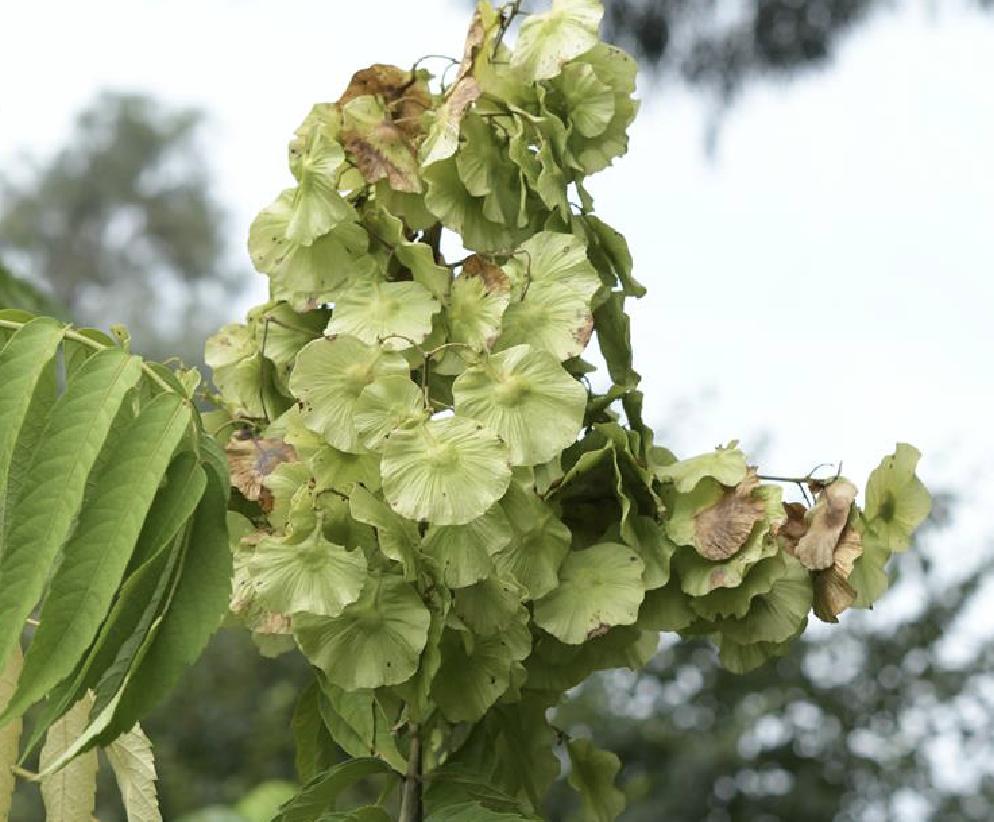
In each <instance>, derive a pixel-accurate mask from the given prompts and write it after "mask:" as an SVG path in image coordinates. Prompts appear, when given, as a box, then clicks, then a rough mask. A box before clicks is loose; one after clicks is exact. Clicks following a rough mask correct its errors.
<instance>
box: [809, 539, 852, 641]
mask: <svg viewBox="0 0 994 822" xmlns="http://www.w3.org/2000/svg"><path fill="white" fill-rule="evenodd" d="M862 553H863V541H862V538H861V537H860V535H859V531H857V530H856V529H855V528H850V527H848V526H846V527H845V528H844V529H843V531H842V535H841V536H840V538H839V544H838V546H837V547H836V549H835V555H834V560H833V562H832V566H831V567H830V568H826V569H825V570H823V571H818V572H817V573H816V574H815V575H814V602H813V610H814V612H815V616H816V617H818V619H820V620H822V622H838V621H839V614H841V613H842V612H843V611H845V610H846V609H847V608H849V606H851V605H852V604H853V603H854V602H855V601H856V593H857V592H856V590H855V589H854V588H853V587H852V585H850V584H849V575H850V574H851V573H852V569H853V564H854V563H855V562H856V560H857V559H859V557H860V555H861V554H862Z"/></svg>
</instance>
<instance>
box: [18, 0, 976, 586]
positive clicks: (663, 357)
mask: <svg viewBox="0 0 994 822" xmlns="http://www.w3.org/2000/svg"><path fill="white" fill-rule="evenodd" d="M898 5H901V4H898ZM938 9H941V13H939V12H938V11H937V10H938ZM3 13H4V23H5V26H4V28H5V32H6V33H8V36H7V37H5V42H4V48H3V49H2V50H0V167H4V168H8V169H9V168H11V167H12V164H14V163H16V162H17V157H18V156H19V154H18V153H19V152H21V151H24V150H28V151H31V152H34V153H36V154H39V155H43V154H44V153H45V152H48V151H51V150H52V149H54V148H55V147H56V146H58V145H59V144H60V143H61V142H62V141H64V140H65V139H66V138H67V137H68V134H69V126H70V123H71V119H72V117H73V115H74V114H75V112H76V111H77V110H78V109H79V108H80V107H82V106H83V105H85V104H86V103H87V102H88V101H89V100H90V99H91V98H92V97H93V95H94V94H96V93H97V92H98V91H99V90H101V89H106V88H112V89H118V90H138V91H147V92H150V93H152V94H155V95H157V96H159V97H161V98H162V99H164V100H166V101H168V102H170V103H174V104H194V105H198V106H201V107H203V108H204V109H206V110H207V111H208V113H209V114H210V116H211V123H212V125H211V129H210V132H209V143H208V150H209V153H210V159H211V162H212V164H213V168H214V169H215V173H216V179H217V184H218V188H217V192H218V195H219V196H220V198H221V199H222V200H223V201H224V202H225V203H226V204H227V205H228V206H229V208H230V209H231V211H232V214H233V218H234V220H233V231H234V232H235V234H236V235H237V237H238V244H239V247H241V242H242V240H241V238H243V237H244V236H245V235H246V233H247V227H248V224H249V222H250V221H251V219H252V217H253V216H254V214H255V212H256V211H257V210H258V209H259V208H261V207H262V206H264V205H266V204H267V203H268V202H269V201H270V200H271V199H272V198H273V197H274V196H275V194H276V193H278V191H279V190H280V189H281V188H283V187H284V186H286V185H287V184H289V182H290V178H289V174H288V172H287V170H286V161H285V156H286V154H285V146H286V141H287V138H288V136H289V135H290V133H291V132H292V130H293V129H294V128H295V127H296V125H297V124H298V122H299V121H300V120H301V119H302V117H303V116H304V114H305V113H306V112H307V110H308V109H309V107H310V105H311V103H313V102H317V101H321V100H329V99H335V98H336V97H337V96H338V94H339V93H340V91H341V89H342V88H343V87H344V85H345V83H346V82H347V80H348V77H349V76H350V74H351V72H352V71H353V70H354V69H355V68H356V67H360V66H362V65H366V64H369V63H371V62H374V61H382V62H394V63H397V64H399V65H409V64H411V63H412V62H413V61H414V60H415V59H416V58H417V57H419V56H421V55H422V54H426V53H432V52H442V53H449V54H456V53H458V52H459V50H460V44H461V41H462V37H463V33H464V29H465V22H466V17H467V7H466V6H465V5H464V4H462V3H460V2H458V0H418V2H394V1H391V0H364V2H362V3H348V4H345V3H339V2H331V0H323V1H319V0H282V1H281V2H279V3H277V2H275V0H270V2H265V0H170V2H168V3H167V2H164V1H163V2H151V0H88V2H86V3H76V2H37V3H4V12H3ZM53 21H57V22H53ZM11 34H13V35H14V36H9V35H11ZM991 78H994V16H991V15H988V16H986V17H985V16H981V15H979V14H978V13H975V12H972V11H969V10H968V4H967V3H966V2H965V0H962V2H961V1H960V0H949V2H945V3H935V2H927V1H925V0H923V1H922V2H916V0H908V2H906V3H905V4H904V5H903V10H901V11H898V12H894V13H891V12H886V13H881V14H880V15H879V16H878V17H877V18H876V19H875V20H874V22H872V23H871V24H869V25H867V26H865V27H863V28H862V29H861V30H860V31H858V32H857V33H856V34H855V35H854V36H853V37H852V38H850V39H848V40H847V41H846V42H845V43H844V45H843V46H842V48H841V49H840V50H839V53H838V55H837V59H836V60H835V62H834V64H833V65H832V66H831V68H829V69H827V70H825V71H819V72H809V73H806V74H804V75H802V76H801V77H799V78H798V79H796V80H794V81H792V82H790V83H758V84H754V85H753V86H752V87H750V89H749V90H748V91H747V92H746V93H745V94H744V96H742V97H741V98H740V99H739V101H738V102H737V103H736V104H735V106H734V107H733V108H732V110H731V111H730V112H729V113H728V114H727V115H726V116H725V117H724V119H723V122H722V125H721V131H720V138H719V142H718V147H717V152H716V154H715V155H714V156H713V157H712V158H709V157H707V156H706V155H705V152H704V149H703V147H704V131H705V124H706V118H707V114H708V111H709V108H708V106H707V105H706V104H705V103H704V102H702V100H701V99H700V97H699V96H696V95H693V94H691V93H689V92H686V91H685V90H682V89H679V88H670V87H667V88H664V89H661V90H659V91H658V92H657V91H652V90H646V91H645V94H647V95H648V98H649V99H647V101H646V104H645V107H644V110H643V114H642V116H641V117H640V119H639V121H638V123H637V125H636V127H635V130H634V133H633V139H632V145H631V151H630V153H629V155H628V157H627V158H625V159H624V160H623V161H621V162H620V163H618V164H617V165H616V166H615V167H614V168H612V169H610V170H608V171H606V172H604V173H602V174H601V175H600V176H599V177H597V178H595V179H594V180H593V182H592V185H591V188H592V190H593V191H594V193H595V194H596V195H597V208H598V212H599V214H600V215H601V216H602V217H603V218H604V219H606V220H607V221H608V222H611V223H613V224H614V225H616V226H617V227H618V228H619V229H620V230H621V231H623V232H624V233H625V234H626V235H627V236H628V237H629V239H630V241H631V245H632V250H633V252H634V255H635V259H636V273H637V275H638V276H639V278H640V279H641V280H642V281H643V282H644V283H645V284H646V285H647V286H648V287H649V296H647V297H646V298H645V299H644V300H643V301H642V302H641V304H640V305H638V306H637V307H635V308H633V315H634V336H635V346H636V352H637V359H638V363H637V364H638V367H639V369H640V370H641V372H642V373H643V375H644V377H645V380H644V388H645V392H646V405H647V410H648V416H649V418H650V419H651V420H653V421H654V422H656V423H658V424H661V425H662V424H666V425H667V426H669V427H668V430H667V432H666V434H665V435H664V437H663V439H664V441H665V442H666V443H667V444H670V445H672V446H673V447H674V448H675V449H676V450H677V451H678V452H679V453H681V454H682V455H689V454H691V453H693V452H696V451H700V450H704V449H708V448H710V447H712V446H714V445H716V444H718V443H719V442H725V441H727V440H729V439H731V438H733V437H738V438H740V439H741V440H742V441H743V443H744V445H745V446H746V447H747V448H752V449H754V450H759V447H760V446H761V445H762V443H763V442H764V438H766V437H769V441H768V445H766V446H765V447H764V448H763V449H762V455H763V458H764V467H765V468H766V469H767V470H768V471H769V472H771V473H804V472H806V471H807V470H808V469H809V468H810V467H812V466H813V465H815V464H816V463H820V462H833V461H836V460H838V459H840V458H841V459H844V460H845V470H846V473H847V474H849V475H850V476H851V477H852V478H854V479H855V480H857V482H860V481H862V480H863V479H864V478H865V476H866V474H867V472H868V471H869V470H870V469H871V468H872V467H873V466H874V465H875V464H876V462H877V461H878V460H879V458H880V457H881V456H882V455H883V454H885V453H887V452H888V451H890V450H891V449H892V448H893V445H894V442H895V440H897V439H901V440H906V441H909V442H912V443H914V444H916V445H918V446H919V447H920V448H921V449H922V450H923V452H924V453H925V458H924V460H923V464H922V473H923V475H924V477H925V479H926V481H927V482H929V483H930V484H932V485H935V486H940V485H941V486H944V487H950V486H952V487H954V488H955V489H956V490H958V491H959V492H960V494H961V495H962V496H963V498H964V499H965V503H964V504H965V508H966V510H965V511H964V513H963V514H962V516H961V517H960V518H959V520H958V521H959V525H958V530H957V533H958V534H959V535H960V536H959V537H958V538H957V540H956V543H957V544H956V545H955V551H956V567H961V566H962V563H964V562H965V558H966V557H968V556H970V555H973V554H975V553H976V551H977V550H978V546H980V545H981V544H982V542H983V539H984V536H985V535H987V534H990V533H991V532H992V530H994V529H991V528H990V527H989V526H988V519H989V517H987V511H989V510H991V509H992V508H994V493H992V492H991V487H992V485H994V479H992V476H991V469H990V467H989V459H988V457H989V456H990V454H991V447H990V443H989V435H988V430H989V427H990V418H991V416H992V412H994V368H992V365H991V360H992V358H994V325H992V322H991V314H992V307H994V150H992V147H994V83H992V82H991ZM246 263H247V260H246ZM264 289H265V280H264V279H263V278H262V277H261V276H260V277H258V279H257V282H256V290H255V292H254V294H253V296H254V297H258V298H260V299H261V297H262V295H263V294H264ZM244 307H245V306H238V307H237V308H238V311H239V312H241V311H242V310H243V309H244ZM112 319H113V318H108V321H111V320H112Z"/></svg>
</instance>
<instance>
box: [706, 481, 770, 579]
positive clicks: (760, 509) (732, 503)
mask: <svg viewBox="0 0 994 822" xmlns="http://www.w3.org/2000/svg"><path fill="white" fill-rule="evenodd" d="M758 485H759V480H758V479H757V477H756V472H755V471H754V470H752V469H750V471H749V473H748V474H747V475H746V478H745V479H744V480H742V482H740V483H739V484H738V485H737V486H735V488H731V489H729V490H728V491H726V492H725V495H724V496H723V497H722V498H721V499H720V500H718V502H717V503H715V504H714V505H712V506H711V507H710V508H705V509H704V510H703V511H701V512H700V513H699V514H697V516H696V517H694V547H695V548H696V549H697V553H699V554H700V555H701V556H702V557H705V558H706V559H711V560H723V559H728V558H729V557H731V556H734V555H735V554H736V553H737V552H738V550H739V549H740V548H741V547H742V545H743V543H745V541H746V539H748V537H749V534H750V533H751V532H752V529H753V526H754V525H755V524H756V523H757V522H759V521H760V520H761V519H763V516H764V514H765V512H766V503H765V502H764V501H763V500H762V499H754V498H753V496H752V492H753V491H754V490H755V489H756V487H757V486H758Z"/></svg>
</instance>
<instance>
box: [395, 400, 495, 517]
mask: <svg viewBox="0 0 994 822" xmlns="http://www.w3.org/2000/svg"><path fill="white" fill-rule="evenodd" d="M380 470H381V472H382V474H383V494H384V496H385V497H386V499H387V502H389V503H390V506H391V507H392V508H393V509H394V511H396V512H397V513H398V514H400V515H402V516H405V517H407V518H408V519H413V520H422V519H425V520H430V521H431V522H433V523H435V524H437V525H460V524H462V523H465V522H469V521H470V520H474V519H476V518H477V517H479V516H480V515H482V514H483V513H484V512H485V511H486V510H487V509H488V508H489V507H490V506H491V505H493V504H494V503H495V502H496V501H497V500H498V499H500V498H501V497H502V496H503V495H504V492H505V491H506V490H507V487H508V485H509V484H510V481H511V467H510V465H509V464H508V455H507V450H506V448H505V447H504V444H503V442H502V441H501V440H500V438H499V437H498V436H497V435H496V434H494V433H493V432H492V431H490V430H488V429H486V428H484V427H483V426H482V425H480V424H479V423H473V422H471V421H469V420H466V419H461V418H459V417H449V418H445V419H434V420H430V421H429V422H427V423H426V424H424V425H421V426H417V427H415V428H402V429H400V430H398V431H396V432H394V434H392V435H391V437H390V439H389V440H388V441H387V444H386V446H385V447H384V449H383V461H382V462H381V463H380Z"/></svg>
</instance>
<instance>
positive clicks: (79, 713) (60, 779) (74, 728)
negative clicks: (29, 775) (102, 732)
mask: <svg viewBox="0 0 994 822" xmlns="http://www.w3.org/2000/svg"><path fill="white" fill-rule="evenodd" d="M92 707H93V695H92V694H90V693H87V694H84V696H83V698H82V699H81V700H80V701H79V702H77V703H76V704H75V705H74V706H73V707H72V708H71V709H70V710H69V711H68V712H67V713H66V714H65V715H64V716H63V717H62V718H61V719H59V720H58V721H57V722H56V723H55V724H53V725H52V727H51V728H49V729H48V734H47V735H46V736H45V744H44V745H43V746H42V748H41V754H40V755H39V758H38V764H39V767H40V769H41V770H42V771H45V770H47V768H48V767H49V766H50V765H51V764H52V762H54V761H56V760H57V759H58V758H59V757H60V756H61V755H62V754H63V753H65V751H66V750H68V749H69V747H70V746H71V745H72V743H73V741H74V740H75V739H76V738H77V737H78V736H79V735H80V734H81V733H82V732H83V729H84V728H86V723H87V719H88V717H89V714H90V709H91V708H92ZM97 764H98V763H97V752H96V751H90V752H89V753H86V754H84V755H83V756H80V757H77V758H76V759H75V760H74V761H73V762H70V763H69V764H68V765H66V766H65V767H64V768H62V769H61V770H59V771H56V772H55V773H53V774H51V775H49V776H46V777H45V778H43V779H42V780H41V796H42V799H43V800H44V802H45V816H46V818H47V819H48V820H49V822H90V820H91V819H92V818H93V806H94V804H95V802H96V798H97Z"/></svg>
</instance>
